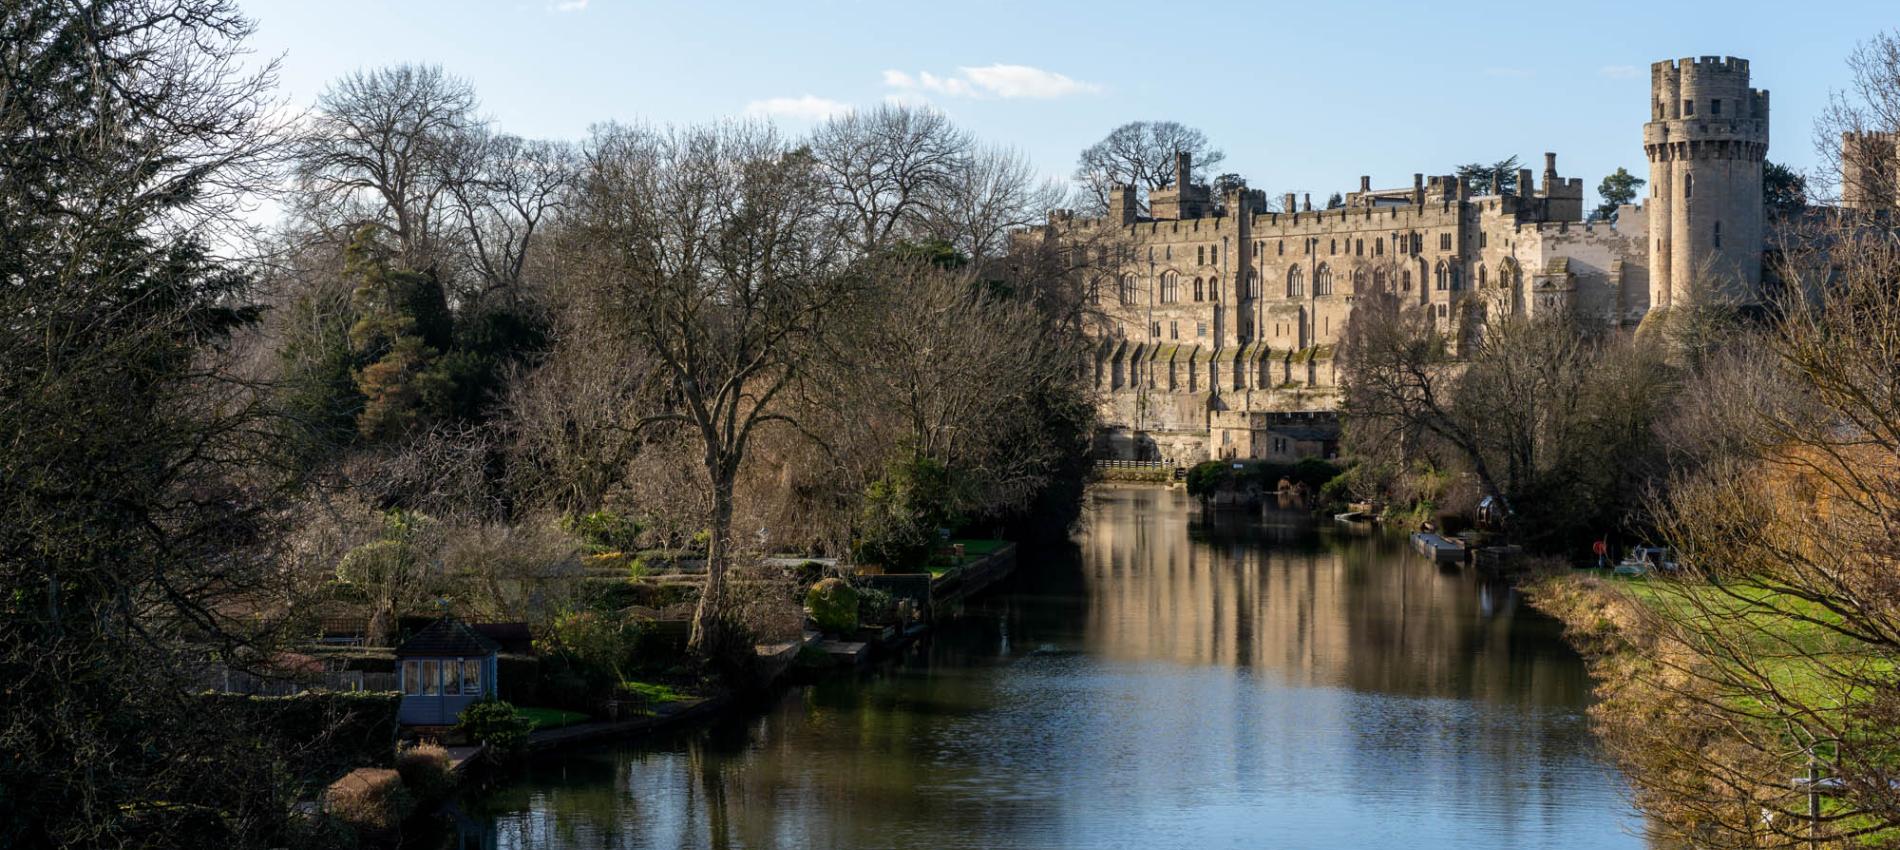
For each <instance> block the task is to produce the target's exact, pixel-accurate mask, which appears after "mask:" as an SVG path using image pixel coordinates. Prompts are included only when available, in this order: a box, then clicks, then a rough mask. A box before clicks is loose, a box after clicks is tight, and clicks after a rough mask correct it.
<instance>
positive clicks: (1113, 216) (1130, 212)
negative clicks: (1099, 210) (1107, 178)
mask: <svg viewBox="0 0 1900 850" xmlns="http://www.w3.org/2000/svg"><path fill="white" fill-rule="evenodd" d="M1140 217H1141V199H1140V196H1138V195H1136V194H1135V187H1134V186H1132V185H1121V184H1117V185H1116V186H1115V188H1113V189H1110V190H1108V220H1109V221H1111V222H1113V223H1115V224H1122V225H1127V224H1134V223H1135V220H1136V219H1138V218H1140Z"/></svg>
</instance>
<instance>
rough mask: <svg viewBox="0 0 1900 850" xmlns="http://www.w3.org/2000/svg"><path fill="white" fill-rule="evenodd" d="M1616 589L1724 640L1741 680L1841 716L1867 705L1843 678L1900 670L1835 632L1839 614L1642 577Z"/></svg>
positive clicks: (1737, 589)
mask: <svg viewBox="0 0 1900 850" xmlns="http://www.w3.org/2000/svg"><path fill="white" fill-rule="evenodd" d="M1615 585H1616V586H1617V587H1619V588H1621V589H1623V590H1625V591H1627V592H1629V594H1630V595H1631V596H1633V597H1635V598H1636V599H1637V600H1638V601H1640V602H1642V603H1643V604H1644V605H1646V606H1648V607H1650V608H1653V609H1655V610H1657V611H1658V612H1660V613H1661V614H1663V615H1664V617H1665V619H1667V620H1670V621H1673V622H1678V623H1684V624H1687V625H1689V626H1690V627H1691V628H1692V629H1693V630H1694V631H1696V632H1698V633H1702V634H1707V635H1713V636H1717V637H1719V638H1720V640H1721V642H1722V643H1723V644H1724V645H1725V646H1727V647H1729V648H1730V651H1729V652H1725V653H1722V655H1725V656H1729V657H1733V658H1737V661H1736V662H1734V663H1735V665H1736V667H1735V672H1737V673H1738V674H1739V675H1741V676H1742V677H1744V678H1747V677H1750V676H1752V675H1759V677H1760V678H1761V679H1763V680H1765V681H1766V682H1767V683H1769V684H1771V685H1772V686H1773V688H1774V689H1775V690H1777V691H1780V692H1782V693H1784V694H1786V695H1788V696H1789V697H1790V698H1793V699H1798V700H1800V701H1801V702H1804V703H1807V704H1809V705H1813V706H1817V707H1820V708H1823V709H1830V708H1831V709H1840V708H1845V707H1847V706H1849V705H1852V704H1854V703H1857V702H1859V701H1861V700H1862V699H1865V698H1866V696H1867V694H1866V693H1864V692H1862V690H1861V689H1859V688H1845V687H1843V685H1842V681H1841V680H1842V676H1841V673H1842V672H1849V673H1851V674H1853V675H1854V677H1855V678H1861V677H1867V676H1874V677H1885V676H1887V675H1890V674H1891V673H1892V672H1893V669H1894V665H1893V662H1892V661H1890V660H1888V659H1886V658H1882V657H1880V656H1878V655H1876V654H1875V653H1874V652H1872V647H1869V646H1867V645H1866V644H1864V643H1861V642H1859V641H1856V640H1854V639H1852V638H1849V637H1847V636H1845V635H1842V634H1840V633H1839V632H1837V631H1835V630H1833V629H1832V628H1830V626H1832V625H1839V624H1841V623H1842V622H1843V621H1842V619H1841V617H1840V615H1838V614H1836V613H1834V612H1833V611H1829V610H1828V609H1827V608H1825V607H1823V606H1821V605H1818V604H1816V603H1813V602H1809V601H1807V600H1803V599H1798V598H1795V597H1792V596H1788V595H1786V594H1783V593H1780V592H1778V591H1776V590H1774V589H1772V588H1766V587H1761V586H1759V585H1750V584H1735V583H1731V584H1726V585H1723V586H1721V587H1717V586H1714V585H1707V584H1694V583H1688V582H1678V581H1669V580H1664V579H1650V578H1644V577H1637V578H1622V577H1619V578H1618V579H1617V580H1616V581H1615ZM1743 663H1746V664H1747V667H1746V668H1744V667H1742V666H1741V665H1742V664H1743Z"/></svg>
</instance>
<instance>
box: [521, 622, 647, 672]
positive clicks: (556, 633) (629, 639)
mask: <svg viewBox="0 0 1900 850" xmlns="http://www.w3.org/2000/svg"><path fill="white" fill-rule="evenodd" d="M640 632H641V623H640V621H639V620H638V619H637V618H635V617H633V616H631V615H629V614H623V613H620V612H617V611H613V612H609V611H592V610H588V611H567V612H564V613H561V614H557V615H555V617H554V620H553V622H551V623H549V624H548V627H547V629H546V630H545V632H544V634H543V635H542V638H541V639H540V640H538V641H536V642H535V644H536V648H538V649H540V650H541V651H542V652H544V653H547V654H549V655H554V656H557V657H559V658H562V659H564V660H566V661H567V662H569V664H570V665H571V666H573V667H574V668H576V669H577V670H578V672H579V673H580V674H581V675H582V676H585V677H587V678H588V679H590V680H593V681H595V682H601V683H606V682H617V681H619V680H621V679H622V678H625V675H624V674H625V672H626V671H627V669H628V668H629V667H631V666H633V664H634V661H635V653H637V652H638V651H639V648H640Z"/></svg>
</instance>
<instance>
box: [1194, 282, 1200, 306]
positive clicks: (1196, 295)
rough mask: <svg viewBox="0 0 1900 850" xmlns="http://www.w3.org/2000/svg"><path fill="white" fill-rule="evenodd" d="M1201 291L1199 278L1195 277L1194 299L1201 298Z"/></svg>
mask: <svg viewBox="0 0 1900 850" xmlns="http://www.w3.org/2000/svg"><path fill="white" fill-rule="evenodd" d="M1201 293H1202V290H1201V279H1200V278H1198V277H1197V278H1195V279H1194V300H1196V301H1199V300H1201Z"/></svg>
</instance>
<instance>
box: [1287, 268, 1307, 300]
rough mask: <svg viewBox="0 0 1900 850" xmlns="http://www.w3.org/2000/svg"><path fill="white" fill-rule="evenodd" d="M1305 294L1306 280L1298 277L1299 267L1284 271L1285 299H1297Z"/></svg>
mask: <svg viewBox="0 0 1900 850" xmlns="http://www.w3.org/2000/svg"><path fill="white" fill-rule="evenodd" d="M1305 294H1306V279H1305V278H1304V277H1302V276H1301V275H1300V267H1299V266H1298V265H1295V266H1294V267H1292V268H1290V269H1287V270H1286V297H1288V298H1299V297H1301V296H1303V295H1305Z"/></svg>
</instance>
